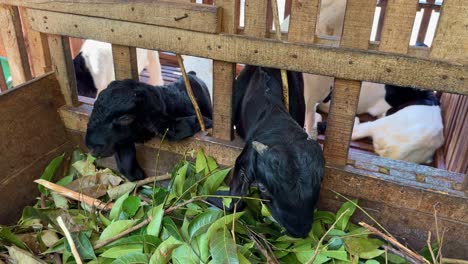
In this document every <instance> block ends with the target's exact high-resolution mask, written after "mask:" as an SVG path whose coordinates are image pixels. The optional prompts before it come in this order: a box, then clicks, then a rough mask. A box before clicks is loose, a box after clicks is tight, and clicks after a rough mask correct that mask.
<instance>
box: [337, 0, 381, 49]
mask: <svg viewBox="0 0 468 264" xmlns="http://www.w3.org/2000/svg"><path fill="white" fill-rule="evenodd" d="M374 12H375V0H365V1H348V2H347V4H346V12H345V17H344V25H343V36H342V37H341V42H340V47H343V48H356V49H368V48H369V39H370V34H371V30H372V22H373V20H374Z"/></svg>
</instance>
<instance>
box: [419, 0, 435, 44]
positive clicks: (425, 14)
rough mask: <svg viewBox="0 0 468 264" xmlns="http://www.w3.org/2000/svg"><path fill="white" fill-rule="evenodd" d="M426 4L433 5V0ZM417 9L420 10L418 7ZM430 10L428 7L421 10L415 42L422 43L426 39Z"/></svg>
mask: <svg viewBox="0 0 468 264" xmlns="http://www.w3.org/2000/svg"><path fill="white" fill-rule="evenodd" d="M427 2H428V3H430V4H434V2H435V0H428V1H427ZM419 9H421V8H420V7H419ZM432 10H433V9H432V8H430V7H424V8H422V9H421V12H422V18H421V25H420V26H419V32H418V37H417V39H416V42H419V43H424V40H425V39H426V34H427V29H428V27H429V22H430V21H431V16H432Z"/></svg>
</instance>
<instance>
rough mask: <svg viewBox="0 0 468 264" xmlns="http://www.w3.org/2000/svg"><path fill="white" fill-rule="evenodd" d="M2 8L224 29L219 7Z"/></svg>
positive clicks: (28, 3)
mask: <svg viewBox="0 0 468 264" xmlns="http://www.w3.org/2000/svg"><path fill="white" fill-rule="evenodd" d="M0 4H9V5H16V6H24V7H29V8H34V9H40V10H48V11H57V12H62V13H70V14H79V15H86V16H94V17H104V18H111V19H118V20H123V21H133V22H140V23H145V24H151V25H160V26H167V27H174V28H181V29H187V30H193V31H199V32H209V33H218V32H219V30H220V28H221V23H220V20H221V13H220V12H221V11H220V9H219V8H218V7H215V6H211V5H200V4H192V3H181V2H172V1H152V2H150V1H140V2H133V3H132V2H129V1H125V2H124V1H121V0H106V1H100V2H99V3H98V2H96V1H94V0H80V1H74V2H73V4H71V3H69V2H67V1H42V0H0ZM176 18H177V19H176Z"/></svg>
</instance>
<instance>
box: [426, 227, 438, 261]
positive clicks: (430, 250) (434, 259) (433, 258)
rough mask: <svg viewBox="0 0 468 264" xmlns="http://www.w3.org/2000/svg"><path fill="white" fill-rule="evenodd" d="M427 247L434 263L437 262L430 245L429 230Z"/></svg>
mask: <svg viewBox="0 0 468 264" xmlns="http://www.w3.org/2000/svg"><path fill="white" fill-rule="evenodd" d="M426 242H427V248H428V249H429V253H431V257H432V261H434V264H436V263H437V261H436V257H435V256H434V250H432V246H431V231H429V232H427V241H426Z"/></svg>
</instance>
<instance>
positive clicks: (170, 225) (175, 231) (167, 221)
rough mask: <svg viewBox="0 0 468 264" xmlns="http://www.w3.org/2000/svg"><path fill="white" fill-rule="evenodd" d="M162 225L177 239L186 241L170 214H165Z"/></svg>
mask: <svg viewBox="0 0 468 264" xmlns="http://www.w3.org/2000/svg"><path fill="white" fill-rule="evenodd" d="M162 225H163V227H164V229H166V231H167V233H168V234H169V235H170V236H173V237H174V238H175V239H177V240H180V241H184V239H183V238H182V235H181V234H180V232H179V228H178V227H177V226H176V224H175V223H174V221H172V219H171V218H170V217H169V216H165V217H164V218H163V221H162Z"/></svg>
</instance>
